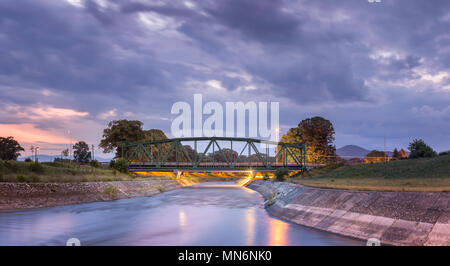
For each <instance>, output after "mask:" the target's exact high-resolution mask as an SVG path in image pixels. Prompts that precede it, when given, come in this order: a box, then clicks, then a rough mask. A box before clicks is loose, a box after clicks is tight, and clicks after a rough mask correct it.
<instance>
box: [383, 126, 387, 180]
mask: <svg viewBox="0 0 450 266" xmlns="http://www.w3.org/2000/svg"><path fill="white" fill-rule="evenodd" d="M384 176H386V177H387V159H386V132H385V133H384Z"/></svg>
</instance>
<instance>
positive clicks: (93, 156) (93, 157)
mask: <svg viewBox="0 0 450 266" xmlns="http://www.w3.org/2000/svg"><path fill="white" fill-rule="evenodd" d="M91 147H92V160H95V152H94V144H92V146H91Z"/></svg>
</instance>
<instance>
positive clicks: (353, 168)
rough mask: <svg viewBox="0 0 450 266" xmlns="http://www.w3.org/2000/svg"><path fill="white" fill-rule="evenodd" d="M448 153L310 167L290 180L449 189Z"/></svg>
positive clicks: (357, 187)
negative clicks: (429, 156)
mask: <svg viewBox="0 0 450 266" xmlns="http://www.w3.org/2000/svg"><path fill="white" fill-rule="evenodd" d="M449 172H450V155H441V156H436V157H432V158H417V159H406V160H393V161H390V162H388V163H369V164H358V165H344V164H335V165H327V166H322V167H317V168H313V169H311V170H310V171H307V172H304V174H303V175H300V176H296V177H293V178H290V179H289V182H292V183H296V184H300V185H304V186H308V187H318V188H336V189H347V190H371V191H399V192H400V191H417V192H450V175H449Z"/></svg>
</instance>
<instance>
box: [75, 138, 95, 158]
mask: <svg viewBox="0 0 450 266" xmlns="http://www.w3.org/2000/svg"><path fill="white" fill-rule="evenodd" d="M73 157H74V159H75V161H77V162H79V163H88V162H89V161H90V160H91V152H90V151H89V145H88V144H87V143H86V142H84V141H79V142H77V143H75V145H73Z"/></svg>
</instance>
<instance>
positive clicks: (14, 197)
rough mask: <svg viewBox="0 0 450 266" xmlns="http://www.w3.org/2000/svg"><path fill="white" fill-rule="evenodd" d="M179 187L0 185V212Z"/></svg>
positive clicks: (153, 183)
mask: <svg viewBox="0 0 450 266" xmlns="http://www.w3.org/2000/svg"><path fill="white" fill-rule="evenodd" d="M181 187H182V185H181V184H180V183H179V182H177V181H175V180H148V181H111V182H79V183H0V210H2V209H3V210H5V209H22V208H41V207H51V206H58V205H67V204H77V203H86V202H94V201H106V200H114V199H123V198H132V197H142V196H152V195H155V194H158V193H161V192H164V191H169V190H173V189H178V188H181Z"/></svg>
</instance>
